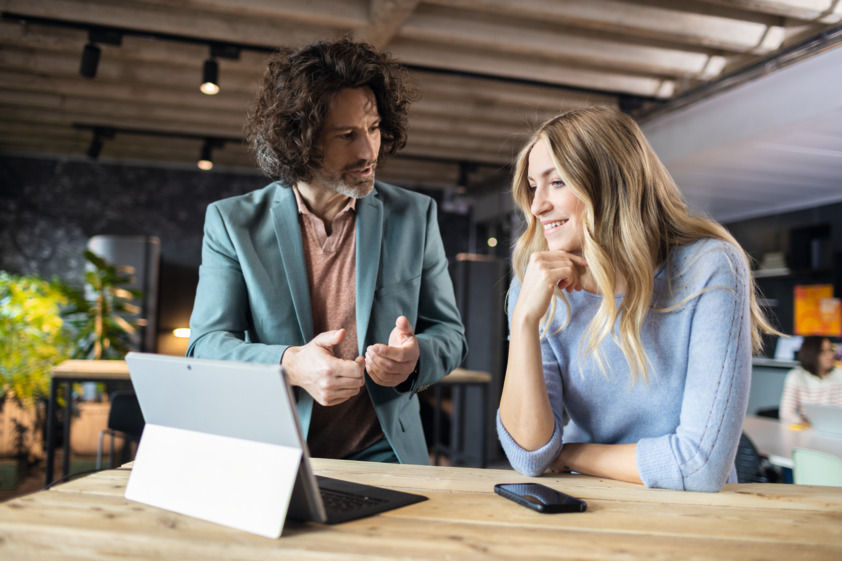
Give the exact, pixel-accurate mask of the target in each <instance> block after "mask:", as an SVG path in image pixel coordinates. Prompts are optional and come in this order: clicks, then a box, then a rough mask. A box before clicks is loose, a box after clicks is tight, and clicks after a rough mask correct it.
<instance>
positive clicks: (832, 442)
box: [743, 416, 842, 469]
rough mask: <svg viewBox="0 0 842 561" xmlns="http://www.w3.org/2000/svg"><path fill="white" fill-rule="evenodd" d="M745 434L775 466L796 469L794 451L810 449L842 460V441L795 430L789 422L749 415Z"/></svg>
mask: <svg viewBox="0 0 842 561" xmlns="http://www.w3.org/2000/svg"><path fill="white" fill-rule="evenodd" d="M743 432H744V433H746V434H747V435H748V437H749V438H750V439H751V441H752V442H754V446H755V447H756V448H757V451H758V452H760V453H761V454H763V455H764V456H768V457H769V461H770V462H771V463H773V464H775V465H778V466H781V467H786V468H790V469H792V450H793V449H794V448H810V449H812V450H820V451H822V452H827V453H828V454H833V455H835V456H838V457H840V458H842V438H834V437H832V436H824V435H822V434H819V433H817V432H816V431H815V430H813V429H811V428H806V429H802V430H793V429H791V428H790V427H789V424H788V423H783V422H781V421H778V420H777V419H770V418H768V417H753V416H747V417H746V419H745V421H744V422H743Z"/></svg>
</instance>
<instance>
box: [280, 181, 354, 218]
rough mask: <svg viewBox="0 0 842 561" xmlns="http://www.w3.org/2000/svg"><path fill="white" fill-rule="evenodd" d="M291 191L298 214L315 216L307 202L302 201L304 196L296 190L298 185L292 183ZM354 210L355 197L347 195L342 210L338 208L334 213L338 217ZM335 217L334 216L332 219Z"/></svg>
mask: <svg viewBox="0 0 842 561" xmlns="http://www.w3.org/2000/svg"><path fill="white" fill-rule="evenodd" d="M292 192H293V193H295V204H296V206H297V207H298V214H303V215H310V216H316V215H315V214H313V212H312V211H311V210H310V209H309V208H308V207H307V203H306V202H304V198H303V197H302V196H301V193H299V192H298V187H296V186H295V185H293V186H292ZM356 210H357V199H356V198H355V197H348V203H347V204H346V205H345V206H344V207H342V210H340V211H339V212H338V213H337V214H336V218H339V217H340V216H341V215H343V214H345V213H346V212H356ZM336 218H334V220H335V219H336Z"/></svg>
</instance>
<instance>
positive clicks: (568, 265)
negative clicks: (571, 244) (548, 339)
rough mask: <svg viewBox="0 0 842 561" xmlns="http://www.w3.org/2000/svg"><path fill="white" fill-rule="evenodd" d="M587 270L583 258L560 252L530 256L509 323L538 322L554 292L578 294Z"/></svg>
mask: <svg viewBox="0 0 842 561" xmlns="http://www.w3.org/2000/svg"><path fill="white" fill-rule="evenodd" d="M587 266H588V262H587V261H585V258H584V257H582V256H580V255H575V254H573V253H568V252H566V251H562V250H556V251H537V252H535V253H533V254H532V255H531V256H530V257H529V264H528V265H527V266H526V272H525V273H524V275H523V284H522V286H521V289H520V294H519V295H518V299H517V304H515V310H514V314H513V319H514V320H517V321H519V322H520V321H526V322H530V323H531V322H536V323H537V322H538V321H540V319H541V318H542V317H543V315H544V313H546V311H547V306H549V305H550V299H551V298H552V295H553V292H554V290H555V288H560V289H562V290H567V291H568V292H571V291H573V290H582V277H583V276H584V274H585V269H586V268H587Z"/></svg>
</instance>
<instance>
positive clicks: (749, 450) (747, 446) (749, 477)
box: [734, 433, 781, 483]
mask: <svg viewBox="0 0 842 561" xmlns="http://www.w3.org/2000/svg"><path fill="white" fill-rule="evenodd" d="M734 464H735V465H736V468H737V481H739V482H740V483H777V482H779V481H780V480H781V476H780V474H779V473H778V472H777V470H776V469H775V467H774V466H772V464H770V463H769V461H768V460H766V459H765V458H763V457H762V456H761V455H760V453H759V452H758V451H757V448H756V447H755V446H754V443H753V442H752V441H751V439H750V438H749V437H748V435H747V434H745V433H742V434H741V435H740V443H739V445H738V446H737V457H736V458H734Z"/></svg>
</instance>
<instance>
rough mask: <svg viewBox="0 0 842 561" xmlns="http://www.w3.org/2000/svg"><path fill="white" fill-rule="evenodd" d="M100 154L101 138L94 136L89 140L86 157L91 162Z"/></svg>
mask: <svg viewBox="0 0 842 561" xmlns="http://www.w3.org/2000/svg"><path fill="white" fill-rule="evenodd" d="M100 152H102V138H100V136H99V135H98V134H97V135H94V137H93V138H92V139H91V145H90V146H88V157H89V158H91V159H92V160H96V159H97V158H99V153H100Z"/></svg>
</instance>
